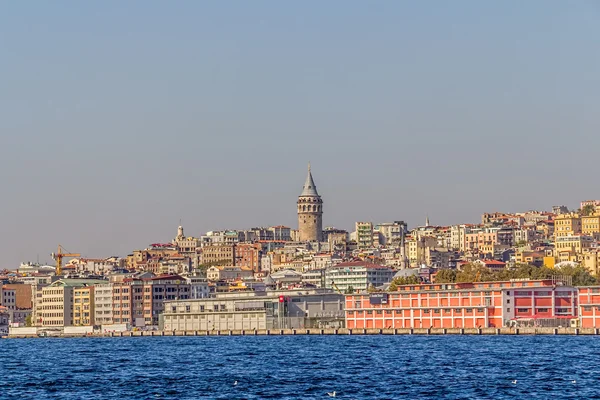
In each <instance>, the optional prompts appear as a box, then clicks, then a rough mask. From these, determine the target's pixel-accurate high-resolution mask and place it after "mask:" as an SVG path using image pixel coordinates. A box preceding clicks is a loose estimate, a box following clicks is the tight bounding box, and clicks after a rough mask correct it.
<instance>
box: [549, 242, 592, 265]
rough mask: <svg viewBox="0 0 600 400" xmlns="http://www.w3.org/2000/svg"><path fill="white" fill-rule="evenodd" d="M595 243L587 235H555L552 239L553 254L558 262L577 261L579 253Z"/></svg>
mask: <svg viewBox="0 0 600 400" xmlns="http://www.w3.org/2000/svg"><path fill="white" fill-rule="evenodd" d="M595 245H596V240H594V238H593V237H591V236H587V235H572V236H561V237H557V238H556V240H555V241H554V256H555V257H556V259H557V261H558V262H564V261H574V262H577V261H578V259H579V255H580V254H581V253H583V252H585V251H589V250H590V249H592V248H593V247H595Z"/></svg>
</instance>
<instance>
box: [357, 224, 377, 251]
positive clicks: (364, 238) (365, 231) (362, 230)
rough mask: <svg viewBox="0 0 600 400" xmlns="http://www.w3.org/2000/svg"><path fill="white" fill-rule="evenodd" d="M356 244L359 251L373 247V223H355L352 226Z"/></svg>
mask: <svg viewBox="0 0 600 400" xmlns="http://www.w3.org/2000/svg"><path fill="white" fill-rule="evenodd" d="M354 227H355V230H354V233H355V236H356V243H357V245H358V248H359V249H370V248H371V247H373V223H372V222H356V223H355V224H354Z"/></svg>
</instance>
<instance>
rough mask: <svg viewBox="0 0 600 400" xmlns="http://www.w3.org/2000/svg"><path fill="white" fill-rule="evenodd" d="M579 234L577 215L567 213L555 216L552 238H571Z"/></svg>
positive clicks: (579, 225) (579, 220)
mask: <svg viewBox="0 0 600 400" xmlns="http://www.w3.org/2000/svg"><path fill="white" fill-rule="evenodd" d="M578 233H581V217H580V216H579V214H575V213H569V214H561V215H557V216H556V218H555V219H554V236H555V237H556V238H559V237H563V236H573V235H576V234H578Z"/></svg>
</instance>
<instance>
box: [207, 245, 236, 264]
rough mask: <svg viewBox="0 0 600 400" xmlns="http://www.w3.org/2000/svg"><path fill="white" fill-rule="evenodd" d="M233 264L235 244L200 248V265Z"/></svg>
mask: <svg viewBox="0 0 600 400" xmlns="http://www.w3.org/2000/svg"><path fill="white" fill-rule="evenodd" d="M209 263H220V264H223V265H234V264H235V244H216V245H210V246H204V247H203V248H202V264H209Z"/></svg>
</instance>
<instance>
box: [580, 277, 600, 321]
mask: <svg viewBox="0 0 600 400" xmlns="http://www.w3.org/2000/svg"><path fill="white" fill-rule="evenodd" d="M579 323H580V326H581V327H582V328H600V286H586V287H580V288H579Z"/></svg>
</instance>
